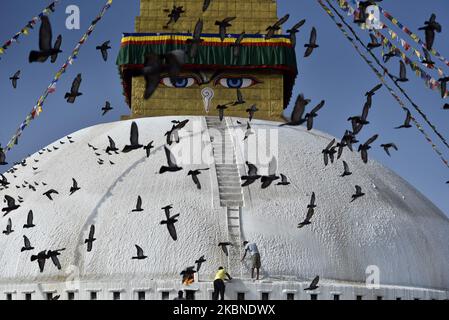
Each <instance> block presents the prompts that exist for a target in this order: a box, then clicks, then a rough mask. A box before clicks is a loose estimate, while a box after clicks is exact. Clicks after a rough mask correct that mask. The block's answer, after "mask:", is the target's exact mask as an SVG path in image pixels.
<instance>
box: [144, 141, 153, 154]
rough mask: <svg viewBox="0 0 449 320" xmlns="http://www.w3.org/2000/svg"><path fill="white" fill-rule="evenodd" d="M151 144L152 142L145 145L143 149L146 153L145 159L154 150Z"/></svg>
mask: <svg viewBox="0 0 449 320" xmlns="http://www.w3.org/2000/svg"><path fill="white" fill-rule="evenodd" d="M153 143H154V141H151V142H150V143H149V144H147V145H146V146H144V147H143V148H144V149H145V151H146V154H147V158H149V157H150V153H151V149H153V148H154V146H153Z"/></svg>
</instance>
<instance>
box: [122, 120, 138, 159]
mask: <svg viewBox="0 0 449 320" xmlns="http://www.w3.org/2000/svg"><path fill="white" fill-rule="evenodd" d="M129 140H130V145H126V146H125V147H124V148H123V150H122V152H124V153H128V152H130V151H132V150H137V149H140V148H142V147H143V145H141V144H139V128H138V127H137V123H135V122H134V121H133V122H132V123H131V132H130V137H129Z"/></svg>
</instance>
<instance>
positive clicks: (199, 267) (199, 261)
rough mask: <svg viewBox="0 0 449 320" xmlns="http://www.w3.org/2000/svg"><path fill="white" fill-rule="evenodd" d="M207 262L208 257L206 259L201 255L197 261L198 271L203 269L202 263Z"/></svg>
mask: <svg viewBox="0 0 449 320" xmlns="http://www.w3.org/2000/svg"><path fill="white" fill-rule="evenodd" d="M204 262H206V259H204V256H201V257H200V258H199V259H198V260H196V261H195V263H196V272H199V271H200V269H201V265H202V264H203V263H204Z"/></svg>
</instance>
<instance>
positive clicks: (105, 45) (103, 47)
mask: <svg viewBox="0 0 449 320" xmlns="http://www.w3.org/2000/svg"><path fill="white" fill-rule="evenodd" d="M110 43H111V41H106V42H104V43H103V44H102V45H101V46H97V47H96V49H97V50H100V51H101V56H102V57H103V60H104V61H108V50H109V49H111V47H110V46H109V44H110Z"/></svg>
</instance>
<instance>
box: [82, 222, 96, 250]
mask: <svg viewBox="0 0 449 320" xmlns="http://www.w3.org/2000/svg"><path fill="white" fill-rule="evenodd" d="M95 240H97V239H95V226H94V225H91V226H90V230H89V238H87V239H86V240H84V243H87V252H91V251H92V244H93V242H94V241H95Z"/></svg>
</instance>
